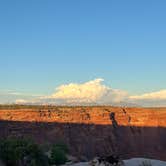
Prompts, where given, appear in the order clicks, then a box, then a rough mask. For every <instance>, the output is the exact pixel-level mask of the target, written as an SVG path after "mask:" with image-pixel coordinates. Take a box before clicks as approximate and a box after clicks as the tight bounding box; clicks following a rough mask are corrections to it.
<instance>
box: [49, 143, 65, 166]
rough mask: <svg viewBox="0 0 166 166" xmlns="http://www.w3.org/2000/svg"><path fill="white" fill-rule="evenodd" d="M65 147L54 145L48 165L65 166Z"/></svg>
mask: <svg viewBox="0 0 166 166" xmlns="http://www.w3.org/2000/svg"><path fill="white" fill-rule="evenodd" d="M67 152H68V149H67V147H66V146H65V145H64V144H55V145H53V147H52V149H51V158H50V163H51V164H55V165H61V164H65V163H66V162H67V157H66V153H67Z"/></svg>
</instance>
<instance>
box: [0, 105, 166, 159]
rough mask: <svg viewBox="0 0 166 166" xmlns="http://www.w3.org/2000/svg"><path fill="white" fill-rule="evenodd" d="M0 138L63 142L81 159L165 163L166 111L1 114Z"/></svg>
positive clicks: (76, 110)
mask: <svg viewBox="0 0 166 166" xmlns="http://www.w3.org/2000/svg"><path fill="white" fill-rule="evenodd" d="M0 136H1V137H9V136H17V137H32V138H33V139H35V140H36V141H37V142H39V143H55V142H58V141H64V142H65V143H66V144H67V145H68V146H69V148H70V152H71V153H72V154H73V155H75V156H77V157H79V158H80V159H84V158H88V159H90V158H92V157H94V156H98V155H106V154H109V153H117V154H121V155H122V157H123V158H130V157H149V158H156V159H162V160H166V141H165V140H166V109H165V108H163V109H162V108H160V109H144V108H120V107H56V108H53V109H18V110H0Z"/></svg>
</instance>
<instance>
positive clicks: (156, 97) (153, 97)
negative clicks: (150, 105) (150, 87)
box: [130, 90, 166, 100]
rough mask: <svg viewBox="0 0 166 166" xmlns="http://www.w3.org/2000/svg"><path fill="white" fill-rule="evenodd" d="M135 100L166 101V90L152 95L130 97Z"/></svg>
mask: <svg viewBox="0 0 166 166" xmlns="http://www.w3.org/2000/svg"><path fill="white" fill-rule="evenodd" d="M130 99H133V100H143V99H145V100H164V99H165V100H166V90H160V91H157V92H152V93H145V94H142V95H138V96H130Z"/></svg>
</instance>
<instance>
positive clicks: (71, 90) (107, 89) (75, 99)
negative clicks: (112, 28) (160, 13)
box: [0, 78, 166, 107]
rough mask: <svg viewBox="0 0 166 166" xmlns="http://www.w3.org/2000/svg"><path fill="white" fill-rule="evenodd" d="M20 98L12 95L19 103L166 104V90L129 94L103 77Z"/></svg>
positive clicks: (3, 96)
mask: <svg viewBox="0 0 166 166" xmlns="http://www.w3.org/2000/svg"><path fill="white" fill-rule="evenodd" d="M35 96H36V97H35ZM35 96H34V95H31V96H26V95H24V96H23V98H20V97H21V95H19V93H15V94H13V93H12V95H11V97H12V100H13V99H15V103H17V104H21V103H22V104H25V103H27V104H55V105H85V104H91V105H93V104H95V105H118V104H119V105H125V106H148V107H149V106H166V90H164V89H163V90H160V91H157V92H150V93H145V94H142V95H129V93H128V92H126V91H123V90H120V89H115V88H112V87H111V86H107V85H105V84H104V80H103V79H102V78H97V79H94V80H91V81H88V82H84V83H69V84H64V85H60V86H58V87H57V88H56V89H55V92H54V93H53V94H51V95H49V96H40V95H39V96H38V95H35ZM5 97H6V98H9V97H8V95H6V96H5V95H4V94H3V95H2V94H1V93H0V99H2V101H3V100H6V98H5Z"/></svg>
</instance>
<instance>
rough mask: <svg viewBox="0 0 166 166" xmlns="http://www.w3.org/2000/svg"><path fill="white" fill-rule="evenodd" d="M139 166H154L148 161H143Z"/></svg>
mask: <svg viewBox="0 0 166 166" xmlns="http://www.w3.org/2000/svg"><path fill="white" fill-rule="evenodd" d="M139 166H152V164H151V162H150V161H148V160H145V161H143V162H142V163H141V164H140V165H139Z"/></svg>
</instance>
